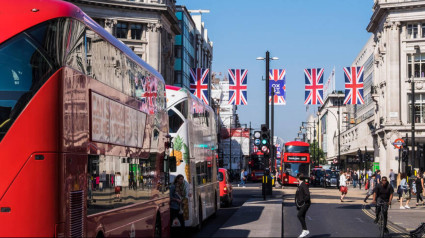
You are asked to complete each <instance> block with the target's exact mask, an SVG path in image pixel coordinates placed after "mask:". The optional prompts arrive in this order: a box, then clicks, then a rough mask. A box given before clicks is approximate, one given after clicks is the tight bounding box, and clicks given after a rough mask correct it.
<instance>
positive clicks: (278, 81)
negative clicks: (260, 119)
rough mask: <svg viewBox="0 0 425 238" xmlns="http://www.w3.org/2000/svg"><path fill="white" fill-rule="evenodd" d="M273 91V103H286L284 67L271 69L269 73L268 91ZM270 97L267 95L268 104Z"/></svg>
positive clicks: (270, 100)
mask: <svg viewBox="0 0 425 238" xmlns="http://www.w3.org/2000/svg"><path fill="white" fill-rule="evenodd" d="M272 90H273V91H274V96H273V101H274V105H286V71H285V70H284V69H271V70H270V73H269V92H270V94H271V91H272ZM271 102H272V97H271V96H269V104H271Z"/></svg>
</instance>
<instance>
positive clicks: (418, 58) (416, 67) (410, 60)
mask: <svg viewBox="0 0 425 238" xmlns="http://www.w3.org/2000/svg"><path fill="white" fill-rule="evenodd" d="M407 76H408V77H409V78H411V77H415V78H424V77H425V54H414V55H408V56H407Z"/></svg>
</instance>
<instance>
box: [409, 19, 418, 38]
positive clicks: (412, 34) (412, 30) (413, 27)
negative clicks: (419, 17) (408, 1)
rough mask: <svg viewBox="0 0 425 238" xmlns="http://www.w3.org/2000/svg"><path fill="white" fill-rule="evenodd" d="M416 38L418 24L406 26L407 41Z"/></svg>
mask: <svg viewBox="0 0 425 238" xmlns="http://www.w3.org/2000/svg"><path fill="white" fill-rule="evenodd" d="M416 38H418V24H417V23H414V24H407V39H416Z"/></svg>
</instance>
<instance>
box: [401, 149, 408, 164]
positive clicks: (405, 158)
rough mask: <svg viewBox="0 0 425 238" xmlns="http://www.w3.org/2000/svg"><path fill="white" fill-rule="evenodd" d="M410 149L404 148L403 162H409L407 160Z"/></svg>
mask: <svg viewBox="0 0 425 238" xmlns="http://www.w3.org/2000/svg"><path fill="white" fill-rule="evenodd" d="M408 156H409V148H408V147H406V148H403V152H402V154H401V159H402V161H403V162H407V160H408V159H409V157H408Z"/></svg>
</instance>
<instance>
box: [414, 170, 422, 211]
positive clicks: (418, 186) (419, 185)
mask: <svg viewBox="0 0 425 238" xmlns="http://www.w3.org/2000/svg"><path fill="white" fill-rule="evenodd" d="M415 185H416V206H419V205H420V203H419V200H421V202H422V204H421V205H424V201H423V200H422V196H421V194H422V192H423V188H422V185H423V178H422V176H421V175H420V174H419V173H418V174H417V175H416V180H415Z"/></svg>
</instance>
